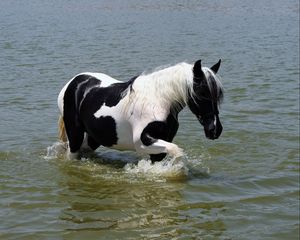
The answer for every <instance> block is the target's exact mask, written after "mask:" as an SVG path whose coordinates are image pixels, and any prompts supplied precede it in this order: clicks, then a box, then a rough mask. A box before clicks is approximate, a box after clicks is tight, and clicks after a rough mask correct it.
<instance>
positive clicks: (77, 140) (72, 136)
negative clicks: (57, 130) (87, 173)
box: [65, 120, 84, 159]
mask: <svg viewBox="0 0 300 240" xmlns="http://www.w3.org/2000/svg"><path fill="white" fill-rule="evenodd" d="M65 128H66V132H67V136H68V139H69V151H68V158H70V159H74V158H78V153H79V150H80V147H81V145H82V143H83V139H84V128H83V127H82V126H81V124H76V123H75V121H74V120H73V121H65Z"/></svg>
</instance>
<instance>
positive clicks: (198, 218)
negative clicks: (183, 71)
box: [0, 0, 299, 239]
mask: <svg viewBox="0 0 300 240" xmlns="http://www.w3.org/2000/svg"><path fill="white" fill-rule="evenodd" d="M219 58H221V59H222V66H221V68H220V71H219V73H220V76H221V77H222V82H223V85H224V88H225V99H224V103H223V105H222V107H221V110H220V111H221V116H220V118H221V121H222V123H223V126H224V131H223V134H222V136H221V138H220V139H218V140H216V141H210V140H207V139H205V137H204V132H203V130H202V127H201V126H200V124H199V123H198V122H197V120H196V119H195V117H194V116H193V115H192V114H191V113H190V112H189V111H188V110H185V111H183V112H182V113H181V114H180V128H179V132H178V134H177V136H176V138H175V140H174V141H175V142H176V143H177V144H178V145H179V146H180V147H182V148H184V150H185V153H186V156H185V158H184V159H182V163H180V164H181V165H180V164H179V163H176V164H175V163H174V164H173V163H172V162H171V163H170V162H164V163H163V164H160V165H159V164H158V165H155V166H152V165H150V163H149V161H148V160H147V159H146V158H145V157H144V156H137V155H136V154H134V153H128V152H126V153H120V152H112V151H108V150H107V149H104V148H100V149H99V150H98V151H97V153H96V155H94V156H91V157H90V158H87V159H82V160H81V161H67V160H66V159H64V158H63V157H62V156H59V155H58V154H57V152H56V151H58V150H59V147H60V146H59V145H58V143H57V120H58V110H57V106H56V98H57V94H58V92H59V91H60V89H61V88H62V86H63V85H64V84H65V83H66V82H67V81H68V79H70V78H71V77H72V76H74V75H75V74H77V73H79V72H84V71H96V72H104V73H107V74H109V75H111V76H113V77H115V78H117V79H120V80H124V81H125V80H128V79H130V78H131V77H133V76H134V75H136V74H139V73H141V72H144V71H152V70H153V69H155V68H156V67H159V66H167V65H172V64H176V63H178V62H182V61H187V62H189V63H192V62H194V61H195V60H198V59H202V61H203V64H204V65H206V66H210V65H212V64H214V63H215V62H217V61H218V59H219ZM0 59H1V60H0V81H1V82H0V83H1V85H0V114H1V120H0V180H1V181H0V238H1V239H298V237H299V1H297V0H288V1H287V0H285V1H279V0H272V1H271V0H259V1H258V0H254V1H237V0H226V1H193V0H191V1H176V0H173V1H171V0H166V1H137V0H128V1H105V0H103V1H96V0H91V1H80V0H79V1H73V0H71V1H67V0H62V1H37V0H29V1H22V0H15V1H8V0H2V1H0ZM47 148H48V153H47ZM170 161H171V160H170Z"/></svg>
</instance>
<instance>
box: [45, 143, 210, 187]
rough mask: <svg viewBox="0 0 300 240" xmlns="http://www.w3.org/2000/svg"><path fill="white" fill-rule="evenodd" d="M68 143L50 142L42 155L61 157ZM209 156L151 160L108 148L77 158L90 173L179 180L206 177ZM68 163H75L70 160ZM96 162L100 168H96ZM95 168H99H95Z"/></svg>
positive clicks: (63, 155)
mask: <svg viewBox="0 0 300 240" xmlns="http://www.w3.org/2000/svg"><path fill="white" fill-rule="evenodd" d="M67 147H68V145H67V143H63V142H55V143H53V144H52V145H51V146H49V147H47V154H46V155H45V156H44V159H46V160H53V159H57V158H62V159H64V158H65V153H66V150H67ZM209 159H210V156H209V155H207V154H204V155H200V156H199V155H198V156H191V155H189V154H185V155H184V156H182V157H180V158H170V157H167V158H165V159H164V160H162V161H160V162H155V163H152V162H151V160H150V159H147V158H142V159H140V158H139V157H137V156H135V157H133V155H132V154H126V153H123V152H116V151H110V150H108V151H105V152H103V153H101V154H97V153H96V154H94V155H93V156H88V157H82V158H81V159H80V160H79V162H80V163H81V164H83V166H85V167H87V168H88V169H89V168H90V170H91V172H92V173H93V174H100V175H102V174H103V173H104V172H106V171H108V172H110V173H106V175H108V176H111V175H114V176H111V177H113V178H118V176H115V174H116V172H117V173H118V174H119V175H120V174H121V175H123V174H125V175H127V177H128V178H130V179H132V178H140V177H142V178H146V179H148V180H149V179H150V180H155V181H166V180H182V179H187V178H190V177H208V176H209V173H210V170H209V167H208V166H207V164H205V162H206V160H209ZM76 162H77V161H76ZM69 164H74V163H72V162H70V163H69ZM96 165H97V166H98V167H99V169H98V168H95V166H96ZM91 166H93V167H91ZM104 166H106V167H104ZM116 168H117V169H118V170H121V172H120V171H114V169H115V170H116ZM97 169H98V170H99V171H97ZM104 169H105V171H104ZM104 175H105V174H104Z"/></svg>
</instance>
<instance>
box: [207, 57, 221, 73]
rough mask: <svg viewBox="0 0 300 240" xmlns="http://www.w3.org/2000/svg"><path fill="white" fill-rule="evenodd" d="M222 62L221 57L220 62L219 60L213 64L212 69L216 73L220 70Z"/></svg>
mask: <svg viewBox="0 0 300 240" xmlns="http://www.w3.org/2000/svg"><path fill="white" fill-rule="evenodd" d="M220 64H221V59H220V60H219V62H217V63H216V64H215V65H213V66H212V67H211V68H210V69H211V70H212V71H213V72H214V73H217V72H218V70H219V67H220Z"/></svg>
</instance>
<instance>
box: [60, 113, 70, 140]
mask: <svg viewBox="0 0 300 240" xmlns="http://www.w3.org/2000/svg"><path fill="white" fill-rule="evenodd" d="M58 138H59V140H60V141H62V142H67V141H68V138H67V134H66V129H65V123H64V118H63V117H62V116H59V120H58Z"/></svg>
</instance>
